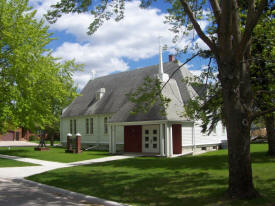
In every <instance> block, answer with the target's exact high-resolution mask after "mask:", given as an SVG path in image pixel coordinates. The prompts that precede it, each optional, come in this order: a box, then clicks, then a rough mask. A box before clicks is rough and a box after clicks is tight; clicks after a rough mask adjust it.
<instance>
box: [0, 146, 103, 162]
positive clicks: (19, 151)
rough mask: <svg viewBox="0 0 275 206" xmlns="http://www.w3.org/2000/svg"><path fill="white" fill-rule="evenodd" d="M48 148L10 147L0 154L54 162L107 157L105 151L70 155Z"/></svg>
mask: <svg viewBox="0 0 275 206" xmlns="http://www.w3.org/2000/svg"><path fill="white" fill-rule="evenodd" d="M49 148H50V150H49V151H34V147H11V148H10V150H8V148H6V147H0V154H5V155H12V156H18V157H29V158H34V159H40V160H48V161H55V162H76V161H81V160H88V159H95V158H100V157H106V156H108V152H106V151H84V152H81V153H80V154H72V153H65V149H64V148H61V147H49Z"/></svg>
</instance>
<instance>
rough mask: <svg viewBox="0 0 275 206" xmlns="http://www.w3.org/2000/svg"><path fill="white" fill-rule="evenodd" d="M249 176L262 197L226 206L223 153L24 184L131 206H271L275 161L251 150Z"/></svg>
mask: <svg viewBox="0 0 275 206" xmlns="http://www.w3.org/2000/svg"><path fill="white" fill-rule="evenodd" d="M252 151H253V154H252V160H253V176H254V183H255V186H256V188H257V189H258V190H259V191H260V193H261V194H262V195H263V198H259V199H257V200H253V201H230V200H229V199H227V197H226V196H225V195H224V194H225V191H226V189H227V182H228V164H227V151H226V150H221V151H215V152H209V153H206V154H203V155H200V156H194V157H193V156H185V157H179V158H173V159H166V158H154V157H140V158H135V159H126V160H119V161H113V162H106V163H100V164H94V165H86V166H78V167H72V168H63V169H58V170H53V171H50V172H47V173H43V174H39V175H35V176H32V177H29V178H28V179H30V180H34V181H37V182H40V183H44V184H48V185H53V186H57V187H61V188H65V189H68V190H72V191H76V192H80V193H85V194H88V195H92V196H96V197H100V198H104V199H108V200H113V201H118V202H123V203H128V204H131V205H151V206H153V205H173V206H176V205H264V204H266V205H269V203H270V202H275V172H274V171H275V158H270V157H268V156H266V155H265V154H266V151H267V146H266V145H252Z"/></svg>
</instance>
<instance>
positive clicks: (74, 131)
mask: <svg viewBox="0 0 275 206" xmlns="http://www.w3.org/2000/svg"><path fill="white" fill-rule="evenodd" d="M74 133H75V134H76V119H74Z"/></svg>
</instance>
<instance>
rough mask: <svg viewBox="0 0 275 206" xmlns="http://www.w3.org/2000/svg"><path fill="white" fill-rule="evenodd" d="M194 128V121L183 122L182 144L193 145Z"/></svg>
mask: <svg viewBox="0 0 275 206" xmlns="http://www.w3.org/2000/svg"><path fill="white" fill-rule="evenodd" d="M192 128H193V123H191V122H186V123H183V124H182V127H181V137H182V138H181V139H182V141H181V144H182V146H192Z"/></svg>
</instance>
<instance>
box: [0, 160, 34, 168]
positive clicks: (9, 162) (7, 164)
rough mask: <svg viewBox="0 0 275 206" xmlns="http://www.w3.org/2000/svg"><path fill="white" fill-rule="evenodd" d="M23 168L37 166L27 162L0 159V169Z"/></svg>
mask: <svg viewBox="0 0 275 206" xmlns="http://www.w3.org/2000/svg"><path fill="white" fill-rule="evenodd" d="M24 166H37V165H36V164H32V163H28V162H20V161H16V160H10V159H4V158H0V168H1V167H24Z"/></svg>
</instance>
